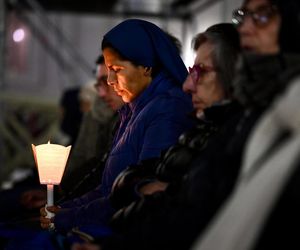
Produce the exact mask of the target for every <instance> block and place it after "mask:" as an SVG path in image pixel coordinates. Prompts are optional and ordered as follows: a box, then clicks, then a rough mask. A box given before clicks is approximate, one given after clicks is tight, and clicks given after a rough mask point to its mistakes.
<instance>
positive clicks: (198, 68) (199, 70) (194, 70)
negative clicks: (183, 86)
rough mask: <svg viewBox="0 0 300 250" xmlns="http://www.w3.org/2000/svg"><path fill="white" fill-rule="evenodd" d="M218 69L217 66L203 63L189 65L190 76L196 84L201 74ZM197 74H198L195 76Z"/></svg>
mask: <svg viewBox="0 0 300 250" xmlns="http://www.w3.org/2000/svg"><path fill="white" fill-rule="evenodd" d="M213 71H216V68H215V67H213V66H207V65H205V64H203V63H199V64H194V65H193V67H189V76H190V77H191V79H192V81H193V83H194V84H197V82H198V81H199V79H200V77H201V75H203V74H205V73H208V72H213ZM195 74H196V76H194V75H195Z"/></svg>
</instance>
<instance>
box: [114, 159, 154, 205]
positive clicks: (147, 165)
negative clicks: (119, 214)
mask: <svg viewBox="0 0 300 250" xmlns="http://www.w3.org/2000/svg"><path fill="white" fill-rule="evenodd" d="M156 162H157V158H154V159H149V160H147V161H143V162H142V163H141V164H138V165H130V166H128V167H127V168H126V169H125V170H124V171H122V172H121V173H120V174H119V175H118V176H117V178H116V179H115V181H114V183H113V186H112V190H111V194H110V200H111V202H112V205H113V207H114V208H117V209H119V208H121V207H124V206H127V205H128V204H130V203H131V202H132V201H134V200H136V199H137V197H139V194H138V192H137V191H136V185H137V184H138V183H139V182H140V181H142V180H144V179H147V178H153V177H154V169H155V164H156Z"/></svg>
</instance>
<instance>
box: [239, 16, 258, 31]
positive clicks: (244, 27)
mask: <svg viewBox="0 0 300 250" xmlns="http://www.w3.org/2000/svg"><path fill="white" fill-rule="evenodd" d="M254 26H255V24H254V22H253V19H252V17H251V16H250V15H246V16H245V17H244V20H243V22H242V23H241V24H240V26H239V27H238V31H239V33H240V34H247V33H249V32H251V31H252V30H253V29H254V28H255V27H254Z"/></svg>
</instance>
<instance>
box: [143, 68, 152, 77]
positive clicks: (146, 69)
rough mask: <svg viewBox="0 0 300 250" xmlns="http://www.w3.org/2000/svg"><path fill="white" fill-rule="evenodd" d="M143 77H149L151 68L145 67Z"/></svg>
mask: <svg viewBox="0 0 300 250" xmlns="http://www.w3.org/2000/svg"><path fill="white" fill-rule="evenodd" d="M144 74H145V76H151V74H152V67H145V72H144Z"/></svg>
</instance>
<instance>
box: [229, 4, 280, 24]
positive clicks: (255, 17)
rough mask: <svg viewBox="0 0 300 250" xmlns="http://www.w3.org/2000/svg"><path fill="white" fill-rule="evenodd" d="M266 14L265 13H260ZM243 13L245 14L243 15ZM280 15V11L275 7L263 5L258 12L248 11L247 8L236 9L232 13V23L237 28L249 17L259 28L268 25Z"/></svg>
mask: <svg viewBox="0 0 300 250" xmlns="http://www.w3.org/2000/svg"><path fill="white" fill-rule="evenodd" d="M259 12H265V13H259ZM241 13H243V14H241ZM277 13H278V9H277V7H276V6H275V5H263V6H260V7H258V8H257V9H256V10H253V11H251V10H247V9H246V8H240V9H235V10H234V11H233V12H232V19H231V21H232V23H233V24H234V25H236V26H237V27H238V26H240V25H242V24H243V23H244V21H245V18H246V17H247V16H249V17H251V19H252V21H253V23H254V24H255V25H256V26H258V27H263V26H265V25H267V24H268V23H269V22H270V20H271V19H272V18H273V17H274V16H275V15H276V14H277Z"/></svg>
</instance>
